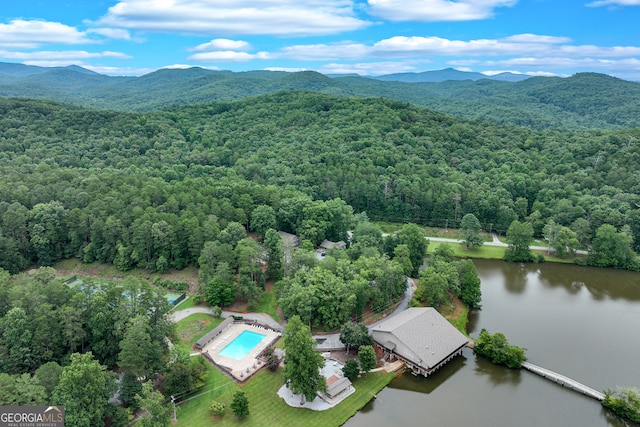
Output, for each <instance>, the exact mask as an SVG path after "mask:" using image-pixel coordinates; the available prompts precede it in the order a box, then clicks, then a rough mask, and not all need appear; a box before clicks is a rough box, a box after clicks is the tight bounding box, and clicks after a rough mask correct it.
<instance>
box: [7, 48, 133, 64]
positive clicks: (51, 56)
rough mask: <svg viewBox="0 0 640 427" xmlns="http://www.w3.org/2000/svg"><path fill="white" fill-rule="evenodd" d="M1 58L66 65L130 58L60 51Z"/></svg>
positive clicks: (106, 54) (17, 53)
mask: <svg viewBox="0 0 640 427" xmlns="http://www.w3.org/2000/svg"><path fill="white" fill-rule="evenodd" d="M0 57H2V58H7V59H17V60H24V61H25V63H26V61H63V62H65V63H75V62H73V61H75V60H78V59H89V58H118V59H128V58H130V56H128V55H126V54H124V53H120V52H110V51H104V52H87V51H85V50H60V51H47V50H42V51H36V52H16V51H1V50H0Z"/></svg>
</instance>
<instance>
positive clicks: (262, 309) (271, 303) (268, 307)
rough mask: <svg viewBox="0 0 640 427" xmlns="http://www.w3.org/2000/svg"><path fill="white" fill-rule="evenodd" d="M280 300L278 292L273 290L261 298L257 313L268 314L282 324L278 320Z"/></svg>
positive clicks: (256, 309)
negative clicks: (277, 296) (277, 295)
mask: <svg viewBox="0 0 640 427" xmlns="http://www.w3.org/2000/svg"><path fill="white" fill-rule="evenodd" d="M277 308H278V300H277V299H276V291H275V289H273V288H271V289H269V290H268V291H267V292H264V293H263V294H262V296H260V302H259V303H258V305H257V307H256V308H255V311H257V312H258V313H267V314H268V315H269V316H271V317H272V318H273V320H275V321H276V322H280V319H279V318H278V311H277Z"/></svg>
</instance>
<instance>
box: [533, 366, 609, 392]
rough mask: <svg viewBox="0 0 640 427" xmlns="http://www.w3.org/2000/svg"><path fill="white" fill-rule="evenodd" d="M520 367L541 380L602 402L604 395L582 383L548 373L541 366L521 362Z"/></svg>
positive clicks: (548, 371) (551, 372) (555, 373)
mask: <svg viewBox="0 0 640 427" xmlns="http://www.w3.org/2000/svg"><path fill="white" fill-rule="evenodd" d="M522 367H523V368H524V369H526V370H527V371H529V372H533V373H534V374H537V375H540V376H541V377H543V378H546V379H548V380H551V381H553V382H555V383H558V384H560V385H561V386H563V387H567V388H568V389H571V390H574V391H577V392H578V393H582V394H584V395H585V396H589V397H591V398H593V399H596V400H599V401H601V402H602V401H603V400H604V394H603V393H601V392H599V391H597V390H594V389H592V388H591V387H588V386H586V385H584V384H582V383H579V382H578V381H576V380H572V379H571V378H569V377H565V376H564V375H560V374H558V373H557V372H553V371H550V370H548V369H545V368H543V367H541V366H537V365H534V364H533V363H529V362H523V363H522Z"/></svg>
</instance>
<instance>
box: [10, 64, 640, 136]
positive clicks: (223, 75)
mask: <svg viewBox="0 0 640 427" xmlns="http://www.w3.org/2000/svg"><path fill="white" fill-rule="evenodd" d="M467 74H468V76H467ZM479 76H481V75H477V73H476V74H474V73H463V72H460V71H456V70H440V71H436V72H431V73H430V74H429V75H427V73H423V74H415V75H403V74H399V75H390V76H384V77H379V78H366V77H361V76H334V77H329V76H325V75H322V74H319V73H316V72H312V71H303V72H296V73H287V72H282V71H248V72H242V73H234V72H230V71H213V70H206V69H202V68H189V69H162V70H158V71H155V72H153V73H150V74H146V75H143V76H140V77H110V76H105V75H101V74H97V73H94V72H92V71H89V70H85V69H83V68H80V67H64V68H43V67H31V66H25V65H21V64H8V63H0V96H2V97H29V98H39V99H49V100H55V101H62V102H69V103H73V104H77V105H82V106H85V107H91V108H101V109H102V108H107V109H115V110H120V111H151V110H156V109H159V108H164V107H167V106H170V105H189V104H197V103H203V102H211V101H229V100H239V99H244V98H246V97H251V96H257V95H265V94H272V93H276V92H279V91H297V90H304V91H311V92H317V93H323V94H327V95H335V96H345V97H353V96H357V97H366V98H379V97H383V98H387V99H394V100H398V101H403V102H409V103H412V104H414V105H418V106H422V107H428V108H430V109H433V110H436V111H440V112H443V113H446V114H451V115H455V116H459V117H465V118H468V119H478V120H484V121H489V122H493V123H497V124H512V125H516V126H522V127H527V128H533V129H550V128H552V129H575V130H577V129H623V128H629V127H639V126H640V107H639V106H638V102H637V100H638V99H639V98H640V83H637V82H629V81H624V80H621V79H617V78H614V77H610V76H607V75H603V74H596V73H579V74H576V75H574V76H572V77H568V78H560V77H532V78H527V79H524V80H519V81H503V80H498V78H499V76H494V77H492V78H488V77H487V78H482V79H479ZM517 77H518V76H517V75H511V76H507V77H505V78H506V79H511V80H514V78H517ZM430 79H435V80H436V81H425V80H430ZM461 79H464V80H461Z"/></svg>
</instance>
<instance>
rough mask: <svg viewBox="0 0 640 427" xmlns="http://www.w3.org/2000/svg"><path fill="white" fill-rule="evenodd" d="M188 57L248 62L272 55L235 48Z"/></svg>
mask: <svg viewBox="0 0 640 427" xmlns="http://www.w3.org/2000/svg"><path fill="white" fill-rule="evenodd" d="M188 59H189V60H190V61H198V62H211V61H215V62H246V61H252V60H256V59H270V55H269V54H268V53H267V52H258V53H248V52H236V51H233V50H217V51H213V52H201V53H196V54H193V55H191V56H190V57H189V58H188Z"/></svg>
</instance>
